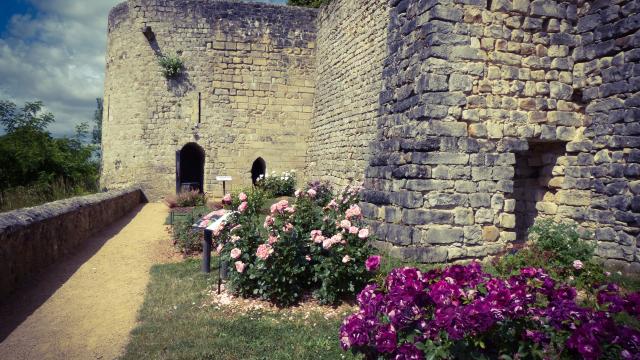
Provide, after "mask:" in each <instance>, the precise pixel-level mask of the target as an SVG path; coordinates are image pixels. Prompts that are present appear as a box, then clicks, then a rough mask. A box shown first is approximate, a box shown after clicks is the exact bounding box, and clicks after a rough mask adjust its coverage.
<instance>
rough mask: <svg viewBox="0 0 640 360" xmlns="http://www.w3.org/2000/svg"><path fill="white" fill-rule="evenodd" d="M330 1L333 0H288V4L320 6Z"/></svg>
mask: <svg viewBox="0 0 640 360" xmlns="http://www.w3.org/2000/svg"><path fill="white" fill-rule="evenodd" d="M329 2H331V0H289V1H287V4H288V5H295V6H306V7H314V8H318V7H320V6H322V5H324V4H328V3H329Z"/></svg>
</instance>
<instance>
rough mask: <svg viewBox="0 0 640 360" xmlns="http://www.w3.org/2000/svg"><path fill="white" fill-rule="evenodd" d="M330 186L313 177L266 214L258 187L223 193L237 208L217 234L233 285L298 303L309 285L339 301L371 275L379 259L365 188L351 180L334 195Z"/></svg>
mask: <svg viewBox="0 0 640 360" xmlns="http://www.w3.org/2000/svg"><path fill="white" fill-rule="evenodd" d="M328 191H329V190H327V188H326V186H325V185H323V184H322V183H310V184H309V186H308V188H306V189H304V190H298V191H296V192H295V200H293V201H290V199H281V200H280V201H278V202H276V203H274V204H272V205H271V206H270V208H269V209H268V214H266V216H265V214H264V213H263V210H262V208H263V205H264V197H263V195H260V191H259V190H257V191H254V192H249V193H240V194H238V195H235V196H231V195H227V196H225V197H224V199H223V203H225V205H226V208H227V209H229V210H234V211H235V212H234V215H233V216H231V217H230V219H229V221H228V223H227V224H225V225H224V226H223V227H222V228H221V229H220V230H219V231H214V234H213V235H214V239H215V242H216V246H217V247H218V248H219V252H220V256H222V257H223V258H224V259H227V260H228V261H229V262H230V263H231V264H232V266H231V268H230V273H229V283H228V284H229V287H230V289H231V290H232V291H233V292H235V293H236V294H239V295H241V296H244V297H259V298H262V299H266V300H270V301H273V302H274V303H277V304H278V305H290V304H292V303H295V302H297V301H298V300H299V299H300V298H301V297H302V296H303V295H304V294H305V293H313V295H314V297H315V298H316V299H318V300H319V301H320V302H321V303H335V302H337V301H338V300H339V299H340V298H342V297H345V296H349V295H351V296H354V295H355V294H356V293H357V292H359V291H360V290H361V289H362V288H363V287H364V286H365V285H366V284H367V283H368V282H369V281H370V279H371V278H372V277H373V275H375V271H376V270H377V268H378V266H379V262H380V259H379V257H371V259H370V256H371V255H372V252H373V249H372V247H371V246H370V245H369V243H368V240H369V236H370V235H369V229H368V228H367V227H366V226H365V224H364V222H363V220H362V212H361V210H360V207H359V206H358V205H357V203H358V202H359V192H360V189H359V188H355V187H348V188H347V189H345V190H344V191H343V192H342V193H341V194H339V195H338V196H336V197H333V196H327V192H328ZM319 194H323V197H322V198H318V195H319ZM376 262H377V265H375V264H374V263H376ZM372 264H374V265H375V266H374V265H372Z"/></svg>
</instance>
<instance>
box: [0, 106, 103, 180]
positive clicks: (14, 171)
mask: <svg viewBox="0 0 640 360" xmlns="http://www.w3.org/2000/svg"><path fill="white" fill-rule="evenodd" d="M42 107H43V104H42V102H40V101H35V102H27V103H26V104H25V105H24V106H23V107H22V108H20V109H18V107H17V106H16V104H14V103H12V102H10V101H6V100H0V125H2V126H3V127H4V129H5V131H6V134H5V135H2V136H0V191H6V190H7V189H10V188H15V187H17V186H30V185H36V184H37V185H38V186H40V187H46V186H50V185H51V184H53V183H54V182H55V181H60V182H63V183H64V184H68V185H69V186H71V187H81V188H84V189H93V188H95V186H96V181H97V177H98V166H97V163H96V162H95V160H94V159H93V156H92V154H93V146H92V145H88V144H86V141H85V139H86V137H87V136H88V130H89V125H88V124H86V123H84V124H80V125H79V126H78V127H77V128H76V135H75V136H74V137H72V138H66V137H65V138H53V137H52V136H51V134H50V133H49V132H48V131H47V126H48V125H49V124H51V123H53V122H54V121H55V118H54V116H53V114H51V113H49V112H44V111H43V110H42Z"/></svg>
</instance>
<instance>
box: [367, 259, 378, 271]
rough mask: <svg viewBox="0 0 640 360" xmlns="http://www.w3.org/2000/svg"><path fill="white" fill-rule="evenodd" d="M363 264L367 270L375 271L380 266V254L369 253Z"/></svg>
mask: <svg viewBox="0 0 640 360" xmlns="http://www.w3.org/2000/svg"><path fill="white" fill-rule="evenodd" d="M364 266H365V267H366V268H367V271H376V270H378V268H379V267H380V255H371V256H369V258H368V259H367V260H366V261H365V263H364Z"/></svg>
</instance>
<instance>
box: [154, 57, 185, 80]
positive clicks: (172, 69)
mask: <svg viewBox="0 0 640 360" xmlns="http://www.w3.org/2000/svg"><path fill="white" fill-rule="evenodd" d="M158 64H159V65H160V67H162V75H164V76H165V77H166V78H167V79H171V78H174V77H176V76H177V75H178V74H179V73H180V71H182V69H183V68H184V63H183V62H182V60H181V59H180V58H179V57H178V56H177V55H176V56H171V55H163V56H159V57H158Z"/></svg>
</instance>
